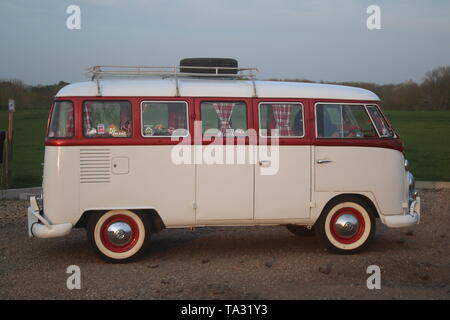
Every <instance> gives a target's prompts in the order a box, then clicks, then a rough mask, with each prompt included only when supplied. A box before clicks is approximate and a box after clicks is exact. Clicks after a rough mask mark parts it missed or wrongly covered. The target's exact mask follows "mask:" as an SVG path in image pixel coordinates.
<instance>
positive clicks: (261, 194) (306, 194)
mask: <svg viewBox="0 0 450 320" xmlns="http://www.w3.org/2000/svg"><path fill="white" fill-rule="evenodd" d="M254 119H255V128H258V142H259V146H258V152H257V153H258V161H257V162H256V165H255V215H254V218H255V219H256V220H269V221H268V222H270V220H276V221H274V222H275V223H278V222H279V221H280V220H283V219H284V220H285V219H298V220H299V222H301V221H300V220H307V219H308V218H309V215H310V195H311V145H310V144H311V143H310V134H309V131H310V130H309V128H310V124H309V121H308V120H309V110H308V101H305V100H299V99H255V100H254ZM277 144H278V145H277ZM266 145H267V146H268V148H267V149H268V150H267V151H270V152H266V151H264V148H265V146H266ZM277 147H278V149H277ZM270 168H271V169H272V170H269V169H270Z"/></svg>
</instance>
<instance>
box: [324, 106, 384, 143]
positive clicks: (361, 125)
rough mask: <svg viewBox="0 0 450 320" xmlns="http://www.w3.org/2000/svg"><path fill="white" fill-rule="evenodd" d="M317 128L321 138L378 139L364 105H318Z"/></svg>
mask: <svg viewBox="0 0 450 320" xmlns="http://www.w3.org/2000/svg"><path fill="white" fill-rule="evenodd" d="M316 127H317V137H319V138H376V137H378V134H377V132H376V131H375V128H374V127H373V125H372V121H371V120H370V117H369V115H368V114H367V111H366V108H365V106H364V105H353V104H342V105H341V104H318V105H316Z"/></svg>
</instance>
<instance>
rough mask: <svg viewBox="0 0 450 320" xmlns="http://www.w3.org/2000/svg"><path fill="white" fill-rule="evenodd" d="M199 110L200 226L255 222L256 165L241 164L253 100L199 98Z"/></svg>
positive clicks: (197, 220)
mask: <svg viewBox="0 0 450 320" xmlns="http://www.w3.org/2000/svg"><path fill="white" fill-rule="evenodd" d="M195 106H196V119H197V120H200V121H201V123H200V124H201V125H200V127H198V130H200V131H201V132H200V135H201V137H202V139H201V141H199V142H195V144H196V145H195V147H196V151H195V163H196V205H197V211H196V224H197V225H221V224H228V223H230V222H231V220H239V221H243V220H252V219H253V178H254V177H253V175H254V169H253V167H254V165H253V163H250V162H249V161H248V158H246V159H245V161H243V162H242V161H240V160H239V159H240V157H242V156H245V154H247V153H248V151H249V146H248V138H247V137H246V135H247V129H248V128H252V117H251V115H252V114H251V112H250V110H251V99H242V98H234V99H231V98H196V99H195ZM197 125H198V123H197ZM223 144H226V145H225V146H224V145H223ZM241 160H242V159H241ZM237 223H238V222H237Z"/></svg>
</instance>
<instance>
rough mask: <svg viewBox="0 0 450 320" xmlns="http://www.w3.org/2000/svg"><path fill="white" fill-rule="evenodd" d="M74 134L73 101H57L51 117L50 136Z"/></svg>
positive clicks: (58, 136) (65, 136)
mask: <svg viewBox="0 0 450 320" xmlns="http://www.w3.org/2000/svg"><path fill="white" fill-rule="evenodd" d="M73 135H74V124H73V103H72V102H70V101H56V102H55V104H54V105H53V111H52V114H51V118H50V126H49V128H48V138H70V137H73Z"/></svg>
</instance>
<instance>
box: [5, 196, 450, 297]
mask: <svg viewBox="0 0 450 320" xmlns="http://www.w3.org/2000/svg"><path fill="white" fill-rule="evenodd" d="M421 196H422V201H423V206H422V212H423V218H422V222H421V224H420V225H419V226H417V227H415V228H414V229H397V230H394V229H387V228H385V227H384V226H383V225H378V230H377V237H376V239H375V242H374V243H373V245H372V246H371V247H370V248H369V249H368V250H367V251H365V252H363V253H360V254H358V255H353V256H339V255H332V254H328V253H327V252H325V251H324V250H323V249H322V247H321V245H320V244H319V242H318V241H317V240H316V239H315V238H314V237H312V238H298V237H296V236H294V235H292V234H291V233H289V231H287V230H286V229H285V228H284V227H256V228H241V227H239V228H202V229H196V230H195V231H194V232H191V231H189V230H165V231H163V232H162V233H160V234H158V235H155V236H154V237H153V245H152V248H151V250H150V251H149V252H148V253H147V255H146V256H145V257H144V258H142V259H141V260H139V261H137V262H134V263H130V264H126V265H113V264H106V263H104V262H103V261H101V260H100V259H99V258H97V256H96V255H95V254H94V253H93V252H92V251H91V250H90V248H89V247H88V245H87V242H86V235H85V232H84V230H74V231H73V232H72V233H71V234H70V235H69V236H68V237H66V238H60V239H47V240H42V239H30V238H28V235H27V231H26V216H25V212H26V211H25V209H26V206H27V203H26V202H21V201H0V299H52V298H60V299H66V298H72V299H105V298H109V299H330V298H331V299H363V298H368V299H380V298H383V299H450V245H449V244H450V241H449V239H450V231H449V229H448V228H449V227H450V190H440V191H423V192H422V193H421ZM69 265H78V266H79V267H80V268H81V274H82V278H81V286H82V287H81V289H80V290H68V289H67V288H66V280H67V277H68V276H69V275H68V274H66V268H67V267H68V266H69ZM369 265H378V266H379V267H380V268H381V290H368V289H367V287H366V279H367V277H368V276H369V275H368V274H367V273H366V269H367V267H368V266H369Z"/></svg>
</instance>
